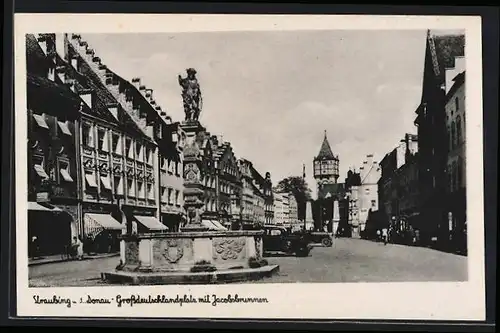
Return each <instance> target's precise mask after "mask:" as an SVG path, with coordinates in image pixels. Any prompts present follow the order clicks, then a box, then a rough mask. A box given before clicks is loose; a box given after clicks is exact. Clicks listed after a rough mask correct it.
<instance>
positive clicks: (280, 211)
mask: <svg viewBox="0 0 500 333" xmlns="http://www.w3.org/2000/svg"><path fill="white" fill-rule="evenodd" d="M273 197H274V224H275V225H279V226H285V227H288V226H289V225H290V215H289V214H290V201H289V198H288V193H280V192H277V191H274V193H273Z"/></svg>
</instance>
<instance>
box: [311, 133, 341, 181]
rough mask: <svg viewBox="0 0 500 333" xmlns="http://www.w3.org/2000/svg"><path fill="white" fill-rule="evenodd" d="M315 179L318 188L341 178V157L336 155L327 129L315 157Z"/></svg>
mask: <svg viewBox="0 0 500 333" xmlns="http://www.w3.org/2000/svg"><path fill="white" fill-rule="evenodd" d="M313 164H314V179H316V183H317V185H318V190H319V189H320V188H321V187H322V186H323V185H327V184H337V180H338V178H339V158H338V156H336V155H334V154H333V152H332V148H331V147H330V143H329V142H328V138H327V135H326V130H325V137H324V139H323V143H322V144H321V148H320V150H319V153H318V156H316V157H315V158H314V161H313Z"/></svg>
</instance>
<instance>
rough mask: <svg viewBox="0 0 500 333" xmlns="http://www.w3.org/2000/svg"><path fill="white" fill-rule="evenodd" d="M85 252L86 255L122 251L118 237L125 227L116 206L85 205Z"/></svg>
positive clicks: (83, 240)
mask: <svg viewBox="0 0 500 333" xmlns="http://www.w3.org/2000/svg"><path fill="white" fill-rule="evenodd" d="M83 225H84V235H83V239H82V242H83V250H84V252H86V253H89V254H90V253H114V252H118V251H119V249H120V244H119V241H118V236H119V235H120V234H121V233H122V230H123V229H124V228H125V226H124V225H123V223H122V214H121V212H120V210H119V208H118V206H116V205H106V204H84V205H83Z"/></svg>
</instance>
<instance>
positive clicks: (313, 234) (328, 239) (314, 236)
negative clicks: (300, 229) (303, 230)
mask: <svg viewBox="0 0 500 333" xmlns="http://www.w3.org/2000/svg"><path fill="white" fill-rule="evenodd" d="M308 236H309V239H310V241H311V243H316V244H319V243H321V245H323V246H325V247H332V245H333V238H332V235H331V234H330V233H328V232H325V231H310V232H308Z"/></svg>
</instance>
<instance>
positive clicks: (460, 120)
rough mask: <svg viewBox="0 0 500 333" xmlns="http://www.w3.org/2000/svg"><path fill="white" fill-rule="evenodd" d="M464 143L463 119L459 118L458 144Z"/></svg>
mask: <svg viewBox="0 0 500 333" xmlns="http://www.w3.org/2000/svg"><path fill="white" fill-rule="evenodd" d="M461 143H462V118H460V116H458V117H457V144H461Z"/></svg>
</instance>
